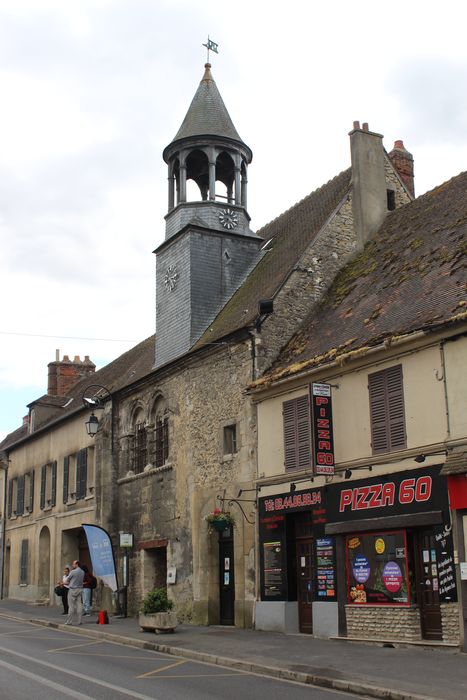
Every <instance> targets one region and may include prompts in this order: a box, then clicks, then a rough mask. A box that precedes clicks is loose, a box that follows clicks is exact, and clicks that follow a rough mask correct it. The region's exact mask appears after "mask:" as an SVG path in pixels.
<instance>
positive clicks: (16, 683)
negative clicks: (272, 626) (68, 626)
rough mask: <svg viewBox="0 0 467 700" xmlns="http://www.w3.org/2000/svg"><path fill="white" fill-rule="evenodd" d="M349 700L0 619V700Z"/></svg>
mask: <svg viewBox="0 0 467 700" xmlns="http://www.w3.org/2000/svg"><path fill="white" fill-rule="evenodd" d="M239 697H241V698H242V700H250V699H251V700H253V698H254V700H261V699H262V698H267V700H279V698H280V700H284V698H287V700H355V697H356V696H354V695H349V694H347V693H339V692H336V691H328V690H325V689H322V688H313V687H311V686H304V685H300V684H297V683H290V682H286V681H279V680H275V679H271V678H265V677H262V676H257V675H253V674H250V673H244V672H237V671H232V670H231V669H223V668H221V667H219V666H214V665H210V664H203V663H199V662H193V661H189V660H187V659H182V658H177V657H174V656H167V655H164V654H159V653H156V652H152V651H145V650H140V649H133V648H131V647H127V646H123V645H120V644H114V643H111V642H106V641H95V640H94V639H86V637H83V636H82V635H77V634H74V633H73V631H72V630H70V631H68V630H67V631H66V632H65V631H62V630H56V629H51V628H47V627H43V626H40V625H34V624H32V623H30V622H26V621H23V620H6V619H0V698H1V700H29V699H30V698H34V700H59V699H60V700H65V699H66V698H76V700H88V699H90V700H123V699H124V698H137V699H139V700H182V699H183V700H219V698H221V699H222V700H238V698H239Z"/></svg>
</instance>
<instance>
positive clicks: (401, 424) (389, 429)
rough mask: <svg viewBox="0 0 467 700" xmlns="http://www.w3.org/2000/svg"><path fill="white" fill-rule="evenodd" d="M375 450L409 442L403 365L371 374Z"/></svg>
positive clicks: (382, 451) (371, 421)
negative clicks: (406, 431) (406, 429)
mask: <svg viewBox="0 0 467 700" xmlns="http://www.w3.org/2000/svg"><path fill="white" fill-rule="evenodd" d="M368 390H369V397H370V423H371V442H372V446H373V454H380V453H384V452H390V451H391V450H400V449H402V448H404V447H405V446H406V433H405V411H404V389H403V382H402V365H396V366H395V367H390V368H389V369H385V370H383V371H382V372H375V373H374V374H370V375H369V376H368Z"/></svg>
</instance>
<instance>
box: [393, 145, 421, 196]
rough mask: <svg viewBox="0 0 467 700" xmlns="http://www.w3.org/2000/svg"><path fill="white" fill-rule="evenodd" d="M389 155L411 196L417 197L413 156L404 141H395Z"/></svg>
mask: <svg viewBox="0 0 467 700" xmlns="http://www.w3.org/2000/svg"><path fill="white" fill-rule="evenodd" d="M388 155H389V158H390V160H391V162H392V164H393V166H394V167H395V169H396V170H397V172H398V173H399V175H400V177H401V179H402V181H403V182H404V184H405V186H406V187H407V189H408V190H409V192H410V194H411V195H412V197H415V184H414V169H413V155H412V154H411V153H409V152H408V151H407V150H406V148H405V146H404V142H403V141H402V140H399V141H395V143H394V148H393V149H392V151H391V153H389V154H388Z"/></svg>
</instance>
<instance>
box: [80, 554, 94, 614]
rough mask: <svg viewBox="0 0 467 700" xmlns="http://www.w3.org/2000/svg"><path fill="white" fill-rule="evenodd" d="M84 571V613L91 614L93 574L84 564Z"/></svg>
mask: <svg viewBox="0 0 467 700" xmlns="http://www.w3.org/2000/svg"><path fill="white" fill-rule="evenodd" d="M81 568H82V569H83V571H84V579H83V608H84V612H83V615H90V614H91V610H92V588H91V586H92V576H91V574H90V573H89V569H88V567H87V566H85V565H84V564H83V566H82V567H81Z"/></svg>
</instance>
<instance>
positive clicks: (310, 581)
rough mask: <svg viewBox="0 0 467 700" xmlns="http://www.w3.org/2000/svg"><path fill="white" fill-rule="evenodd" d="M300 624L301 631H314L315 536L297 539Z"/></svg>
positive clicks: (310, 632) (308, 632)
mask: <svg viewBox="0 0 467 700" xmlns="http://www.w3.org/2000/svg"><path fill="white" fill-rule="evenodd" d="M296 552H297V597H298V624H299V629H300V632H305V633H306V634H312V633H313V611H312V603H313V585H314V568H313V538H312V537H307V538H305V539H297V540H296Z"/></svg>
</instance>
